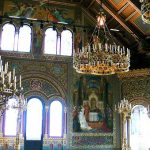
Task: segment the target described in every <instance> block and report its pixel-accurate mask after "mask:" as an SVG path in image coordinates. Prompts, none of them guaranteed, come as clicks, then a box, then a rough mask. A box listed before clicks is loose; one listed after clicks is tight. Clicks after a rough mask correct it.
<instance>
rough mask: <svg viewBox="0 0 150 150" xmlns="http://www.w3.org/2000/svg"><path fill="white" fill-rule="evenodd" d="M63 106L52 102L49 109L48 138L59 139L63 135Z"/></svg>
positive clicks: (55, 101)
mask: <svg viewBox="0 0 150 150" xmlns="http://www.w3.org/2000/svg"><path fill="white" fill-rule="evenodd" d="M62 124H63V105H62V103H61V102H60V101H58V100H54V101H52V103H51V104H50V108H49V136H50V137H61V136H62V134H63V131H62V129H63V127H62Z"/></svg>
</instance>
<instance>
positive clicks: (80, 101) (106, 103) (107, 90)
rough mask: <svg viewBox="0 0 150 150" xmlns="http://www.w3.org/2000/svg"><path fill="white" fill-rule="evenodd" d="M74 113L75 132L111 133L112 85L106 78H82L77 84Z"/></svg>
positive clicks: (74, 96)
mask: <svg viewBox="0 0 150 150" xmlns="http://www.w3.org/2000/svg"><path fill="white" fill-rule="evenodd" d="M75 85H76V86H75V89H74V95H73V99H74V100H73V103H74V108H73V111H72V116H73V131H74V132H96V133H111V132H112V131H113V111H112V104H111V103H110V100H109V99H111V98H112V92H111V85H109V83H108V81H106V80H105V79H104V78H100V77H94V76H92V77H90V76H82V77H80V79H79V81H77V83H75Z"/></svg>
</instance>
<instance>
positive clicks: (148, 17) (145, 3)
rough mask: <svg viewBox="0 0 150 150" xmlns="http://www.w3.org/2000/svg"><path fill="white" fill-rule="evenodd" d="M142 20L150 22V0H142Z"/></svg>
mask: <svg viewBox="0 0 150 150" xmlns="http://www.w3.org/2000/svg"><path fill="white" fill-rule="evenodd" d="M140 2H141V14H142V20H143V21H144V22H145V23H148V24H150V0H140Z"/></svg>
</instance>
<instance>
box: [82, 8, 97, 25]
mask: <svg viewBox="0 0 150 150" xmlns="http://www.w3.org/2000/svg"><path fill="white" fill-rule="evenodd" d="M82 12H83V13H84V14H85V15H86V16H88V17H89V19H90V21H91V22H92V23H96V18H94V17H93V16H92V15H91V14H90V13H89V12H88V11H87V10H86V9H84V8H83V7H82Z"/></svg>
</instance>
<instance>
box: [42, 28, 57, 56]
mask: <svg viewBox="0 0 150 150" xmlns="http://www.w3.org/2000/svg"><path fill="white" fill-rule="evenodd" d="M44 51H45V54H55V55H56V54H57V31H56V30H53V28H48V29H47V30H46V31H45V42H44Z"/></svg>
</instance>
